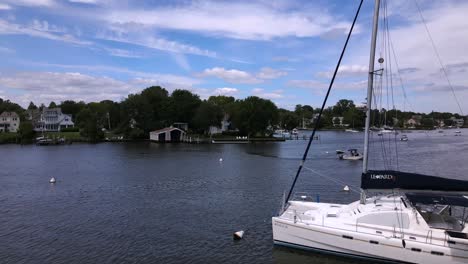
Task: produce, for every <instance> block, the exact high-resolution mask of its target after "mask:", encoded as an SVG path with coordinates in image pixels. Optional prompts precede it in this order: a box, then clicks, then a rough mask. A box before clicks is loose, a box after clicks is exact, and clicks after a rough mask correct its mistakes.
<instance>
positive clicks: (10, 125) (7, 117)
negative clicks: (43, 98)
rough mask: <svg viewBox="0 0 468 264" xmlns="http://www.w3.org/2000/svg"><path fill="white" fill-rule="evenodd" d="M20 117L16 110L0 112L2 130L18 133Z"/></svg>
mask: <svg viewBox="0 0 468 264" xmlns="http://www.w3.org/2000/svg"><path fill="white" fill-rule="evenodd" d="M19 125H20V117H19V115H18V114H17V113H15V112H3V113H1V114H0V132H13V133H16V132H17V131H18V129H19Z"/></svg>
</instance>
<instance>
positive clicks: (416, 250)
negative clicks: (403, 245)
mask: <svg viewBox="0 0 468 264" xmlns="http://www.w3.org/2000/svg"><path fill="white" fill-rule="evenodd" d="M411 251H415V252H421V249H420V248H411Z"/></svg>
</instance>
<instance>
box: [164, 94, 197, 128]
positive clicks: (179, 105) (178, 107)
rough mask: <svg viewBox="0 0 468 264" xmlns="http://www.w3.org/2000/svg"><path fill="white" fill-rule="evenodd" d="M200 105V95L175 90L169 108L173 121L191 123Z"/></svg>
mask: <svg viewBox="0 0 468 264" xmlns="http://www.w3.org/2000/svg"><path fill="white" fill-rule="evenodd" d="M200 103H201V100H200V97H199V96H198V95H196V94H193V93H192V92H190V91H187V90H175V91H174V92H172V94H171V100H170V106H169V109H170V110H169V113H170V114H171V117H172V121H173V122H186V123H191V122H192V120H193V117H194V116H195V112H196V110H197V108H198V106H199V105H200Z"/></svg>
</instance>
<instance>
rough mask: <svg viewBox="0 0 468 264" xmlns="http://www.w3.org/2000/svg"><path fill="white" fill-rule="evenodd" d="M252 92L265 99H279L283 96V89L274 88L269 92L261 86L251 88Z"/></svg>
mask: <svg viewBox="0 0 468 264" xmlns="http://www.w3.org/2000/svg"><path fill="white" fill-rule="evenodd" d="M252 94H253V95H255V96H258V97H262V98H265V99H280V98H283V97H284V95H283V90H274V91H271V92H270V91H266V90H265V89H262V88H254V89H252Z"/></svg>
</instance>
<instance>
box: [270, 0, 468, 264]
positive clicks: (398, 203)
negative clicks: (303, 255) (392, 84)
mask: <svg viewBox="0 0 468 264" xmlns="http://www.w3.org/2000/svg"><path fill="white" fill-rule="evenodd" d="M361 4H362V2H361ZM379 6H380V0H375V7H374V8H375V9H374V19H373V30H372V39H371V52H370V61H369V76H368V89H367V109H366V111H367V114H366V127H365V136H364V159H363V172H362V176H361V191H360V193H361V198H360V200H358V201H355V202H353V203H350V204H335V203H320V202H318V201H317V202H312V201H308V200H307V199H298V200H294V199H291V194H292V191H293V188H294V185H295V183H296V181H297V177H298V176H299V174H300V172H301V169H302V168H303V167H304V168H307V167H305V166H304V162H305V160H306V157H307V153H308V150H309V147H310V144H309V145H308V146H307V148H306V151H305V153H304V157H303V159H302V161H301V163H300V165H299V169H298V171H297V174H296V177H295V178H294V181H293V184H292V187H291V189H290V191H289V194H288V195H287V197H286V199H285V200H284V202H283V207H282V210H281V211H280V213H279V215H278V216H275V217H273V218H272V229H273V240H274V243H275V244H276V245H281V246H288V247H294V248H298V249H304V250H312V251H320V252H325V253H331V254H335V255H342V256H348V257H357V258H365V259H371V260H379V261H381V260H383V261H391V262H404V263H425V264H442V263H444V264H454V263H468V224H467V223H466V221H467V219H466V218H465V216H464V217H463V218H465V219H462V220H459V219H457V218H455V217H454V214H453V211H452V209H453V210H454V209H455V208H462V210H465V209H466V208H467V207H468V181H462V180H455V179H446V178H441V177H436V176H429V175H423V174H417V173H408V172H401V171H393V170H369V169H368V158H369V155H368V154H369V134H370V133H369V132H370V129H369V127H370V113H371V102H372V95H373V93H372V91H373V90H372V89H373V77H374V60H375V45H376V38H377V28H378V16H379ZM360 7H361V6H360ZM360 7H359V9H358V13H359V10H360ZM356 17H357V14H356ZM355 20H356V18H355ZM353 26H354V22H353ZM353 26H352V27H351V30H350V34H351V32H352V28H353ZM348 39H349V36H348ZM346 44H347V42H346ZM346 44H345V48H346ZM345 48H344V49H345ZM344 49H343V52H344ZM342 55H343V53H342ZM340 62H341V58H340V60H339V62H338V65H337V69H338V66H339V63H340ZM336 71H337V70H335V75H336ZM333 81H334V77H333V78H332V82H331V84H330V87H329V90H330V89H331V87H332V84H333ZM327 98H328V94H327V95H326V97H325V100H324V102H326V99H327ZM323 106H325V103H324V104H323ZM322 108H323V107H322ZM319 118H320V115H319ZM314 132H315V131H313V133H314ZM372 193H380V194H375V195H373V196H372V195H370V194H372ZM385 193H386V194H385Z"/></svg>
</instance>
